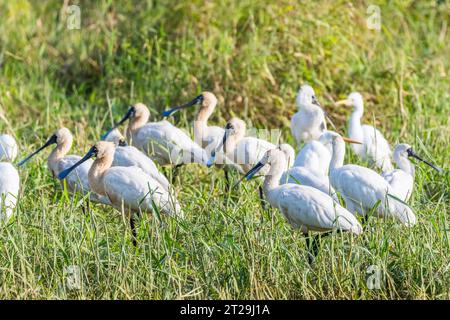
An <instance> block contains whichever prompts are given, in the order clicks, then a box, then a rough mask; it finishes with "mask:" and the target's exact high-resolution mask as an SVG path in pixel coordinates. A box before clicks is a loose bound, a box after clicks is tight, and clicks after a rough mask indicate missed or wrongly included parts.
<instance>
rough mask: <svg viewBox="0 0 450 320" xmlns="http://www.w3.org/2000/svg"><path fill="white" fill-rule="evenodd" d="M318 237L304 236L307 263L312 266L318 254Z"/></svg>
mask: <svg viewBox="0 0 450 320" xmlns="http://www.w3.org/2000/svg"><path fill="white" fill-rule="evenodd" d="M319 244H320V235H318V234H316V235H314V236H312V235H306V247H307V248H308V263H309V265H313V264H314V261H315V260H316V257H317V253H318V252H319Z"/></svg>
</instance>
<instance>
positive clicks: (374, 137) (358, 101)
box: [336, 92, 394, 172]
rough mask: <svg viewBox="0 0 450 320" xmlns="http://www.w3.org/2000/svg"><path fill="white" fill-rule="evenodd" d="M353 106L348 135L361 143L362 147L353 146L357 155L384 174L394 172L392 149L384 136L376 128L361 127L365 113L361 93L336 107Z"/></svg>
mask: <svg viewBox="0 0 450 320" xmlns="http://www.w3.org/2000/svg"><path fill="white" fill-rule="evenodd" d="M341 104H345V105H348V106H353V108H354V110H353V113H352V115H351V116H350V120H349V123H348V135H349V137H350V138H351V139H354V140H357V141H361V142H362V144H360V145H352V148H353V151H354V152H355V153H356V155H357V156H358V157H359V158H360V159H362V160H364V161H368V162H369V163H370V164H371V165H374V166H376V167H377V168H380V169H381V170H382V171H383V172H388V171H392V170H393V169H394V167H393V166H392V163H391V148H390V146H389V143H388V142H387V140H386V139H385V138H384V137H383V134H382V133H381V132H380V131H379V130H378V129H377V128H375V127H373V126H369V125H361V118H362V116H363V113H364V101H363V98H362V96H361V94H360V93H358V92H353V93H351V94H350V95H349V96H348V97H347V99H346V100H342V101H338V102H337V103H336V105H341Z"/></svg>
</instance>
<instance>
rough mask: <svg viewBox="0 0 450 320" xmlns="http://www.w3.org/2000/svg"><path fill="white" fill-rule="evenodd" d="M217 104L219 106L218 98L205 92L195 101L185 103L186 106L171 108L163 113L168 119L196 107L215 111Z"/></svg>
mask: <svg viewBox="0 0 450 320" xmlns="http://www.w3.org/2000/svg"><path fill="white" fill-rule="evenodd" d="M216 104H217V98H216V96H215V95H214V94H213V93H212V92H209V91H204V92H202V93H201V94H200V95H198V96H196V97H195V98H194V99H192V100H191V101H189V102H187V103H184V104H182V105H179V106H176V107H171V108H169V109H167V110H165V111H164V112H163V113H162V115H163V116H164V117H168V116H170V115H172V114H174V113H175V112H177V111H178V110H181V109H185V108H189V107H192V106H196V105H201V107H202V108H204V109H209V110H212V109H214V107H215V106H216Z"/></svg>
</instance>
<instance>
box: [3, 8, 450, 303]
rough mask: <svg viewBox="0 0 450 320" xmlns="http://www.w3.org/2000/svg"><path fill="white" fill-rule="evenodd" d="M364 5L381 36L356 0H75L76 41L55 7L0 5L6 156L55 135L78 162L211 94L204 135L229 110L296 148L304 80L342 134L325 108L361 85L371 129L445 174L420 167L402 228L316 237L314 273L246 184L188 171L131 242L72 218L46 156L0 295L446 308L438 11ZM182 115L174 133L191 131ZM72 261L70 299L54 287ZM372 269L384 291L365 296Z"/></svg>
mask: <svg viewBox="0 0 450 320" xmlns="http://www.w3.org/2000/svg"><path fill="white" fill-rule="evenodd" d="M68 2H69V1H65V2H64V3H66V4H67V3H68ZM74 2H75V1H74ZM374 2H375V4H378V5H379V6H380V8H381V14H382V28H381V31H380V32H377V31H374V30H369V29H368V28H367V26H366V17H367V14H366V10H367V7H368V6H369V5H370V4H373V3H372V2H366V1H357V2H356V3H355V4H354V5H350V2H348V1H331V0H330V1H321V2H314V3H310V1H300V2H299V3H298V2H297V1H288V0H287V1H281V2H280V1H273V2H272V1H270V2H264V3H263V2H260V1H240V2H239V3H238V2H236V1H221V2H219V1H214V2H209V1H208V2H206V1H193V2H185V3H184V2H182V3H178V2H177V1H158V2H156V1H130V2H125V1H121V3H120V5H119V3H117V2H116V1H107V0H103V1H98V2H92V1H79V2H76V3H78V4H79V5H80V7H81V18H82V20H81V30H68V29H67V28H66V20H65V18H64V17H63V15H62V14H63V13H64V12H65V7H62V2H60V1H48V2H36V1H31V0H28V1H27V0H17V1H6V0H1V1H0V16H1V19H0V30H2V31H1V32H0V65H1V68H0V114H2V115H3V116H4V119H3V118H1V119H0V132H10V133H12V134H14V135H15V136H16V138H17V139H18V142H19V145H20V155H19V158H23V157H24V156H25V155H26V154H28V153H29V152H31V151H32V150H34V149H35V148H36V147H38V146H39V145H41V144H42V143H43V142H44V141H45V140H46V139H47V137H48V136H49V135H50V134H51V133H52V132H53V131H54V130H55V129H57V128H58V127H59V126H61V125H64V126H66V127H68V128H69V129H70V130H71V131H72V133H73V134H74V135H75V144H74V146H73V150H72V151H73V153H76V154H83V153H84V152H86V151H87V150H88V148H89V146H90V145H91V144H92V143H94V142H95V141H96V140H97V139H98V137H99V136H100V134H101V133H102V132H103V131H104V130H105V129H106V128H107V127H108V126H109V125H110V124H111V121H112V120H113V119H118V118H119V117H120V116H121V115H122V113H123V112H124V111H125V109H126V106H127V105H129V104H130V103H133V102H137V101H142V102H144V103H146V104H147V105H148V106H149V107H150V108H151V109H152V114H153V116H154V117H153V119H159V118H160V117H159V115H158V112H159V111H162V110H163V109H164V108H165V107H166V106H169V105H173V104H176V103H179V102H182V101H186V99H189V98H191V97H194V96H195V95H196V94H197V93H198V92H199V91H200V90H210V91H213V92H214V93H215V94H216V95H217V96H218V98H219V106H218V108H217V110H216V112H215V114H214V116H213V117H212V119H211V123H215V124H219V125H224V124H225V121H226V119H228V118H229V117H231V116H233V115H236V116H239V117H241V118H243V119H245V121H246V122H247V123H249V124H250V123H253V124H254V125H255V126H256V127H258V128H263V127H264V128H281V129H282V132H283V139H284V141H287V142H290V143H292V137H291V136H290V131H289V119H290V117H291V115H292V114H293V113H294V112H295V106H294V99H295V94H296V91H297V90H298V87H299V85H300V84H301V83H304V82H308V83H310V84H311V85H313V87H314V88H315V89H316V93H317V96H318V98H319V100H320V101H321V102H322V104H323V105H324V107H325V109H326V110H327V111H328V112H329V113H330V114H331V116H332V117H333V119H334V120H335V122H336V124H337V126H338V128H339V130H341V131H342V132H345V121H346V119H347V117H348V116H349V113H350V110H348V109H346V108H339V109H337V108H334V107H333V101H335V100H337V99H339V98H343V97H344V96H345V95H346V94H348V93H349V92H350V91H352V90H358V91H360V92H362V93H363V95H364V97H365V100H366V113H365V117H364V118H365V121H366V122H375V123H376V125H377V126H378V127H379V128H380V129H381V130H382V132H383V133H384V134H385V136H386V137H387V139H388V140H389V141H390V143H391V144H395V143H397V142H399V141H402V142H407V143H409V144H411V145H413V146H414V148H415V149H416V151H417V152H418V153H421V154H424V156H425V157H429V158H432V159H434V161H435V162H436V163H437V164H438V165H439V166H441V167H443V168H444V169H445V170H446V171H445V174H443V175H437V174H436V173H434V172H432V171H431V169H429V168H426V167H423V166H419V168H418V169H417V176H416V184H415V190H414V194H413V197H412V199H411V201H410V205H411V207H412V208H413V209H414V211H415V213H416V215H417V217H418V224H417V225H416V226H415V227H413V228H411V229H408V228H404V227H402V226H400V225H397V224H395V223H392V222H391V221H379V220H376V219H372V220H371V221H370V225H369V230H370V232H366V233H365V234H364V235H362V236H360V237H357V238H352V237H350V236H349V235H335V236H333V237H329V238H326V239H324V240H323V243H322V250H321V253H320V254H319V256H318V259H317V261H316V264H315V266H314V267H310V266H309V265H308V262H307V254H306V247H305V241H304V239H303V237H302V236H301V234H300V233H298V232H294V231H293V230H292V229H291V228H290V226H289V225H288V224H287V223H286V222H285V221H284V219H283V218H282V217H281V215H280V213H279V212H278V211H276V210H272V211H271V212H270V214H266V213H264V212H262V210H261V208H260V206H259V204H258V196H257V191H256V190H255V189H256V187H257V183H256V182H248V183H244V184H242V185H241V188H240V190H239V191H237V192H234V193H232V194H230V195H224V179H223V175H222V172H220V171H218V170H212V169H211V170H207V169H205V168H200V167H199V166H190V167H186V168H183V169H182V173H181V176H180V178H179V179H178V180H177V181H176V183H175V186H176V189H177V191H178V198H179V200H180V202H181V204H182V206H183V208H184V211H185V213H186V219H185V221H182V222H181V221H174V220H171V219H167V218H164V219H163V221H159V220H158V219H157V218H156V217H143V218H141V219H139V228H138V229H139V246H138V248H134V247H133V246H132V244H131V238H130V233H129V230H128V227H127V222H126V221H124V220H123V218H121V216H120V214H119V213H118V212H117V211H114V210H112V209H110V208H107V207H104V206H100V205H94V204H92V205H91V212H89V213H83V210H82V205H83V203H84V202H85V201H83V199H80V198H74V199H73V198H72V197H67V196H65V195H64V193H63V192H62V191H61V188H60V186H59V184H58V182H56V181H53V180H52V178H51V176H50V174H49V172H48V171H47V168H46V161H45V157H46V155H47V154H48V152H49V151H47V152H43V154H42V155H41V156H40V157H37V158H36V159H34V160H33V161H32V162H30V163H29V164H28V165H27V166H26V167H25V168H23V169H21V170H20V175H21V193H20V199H19V204H18V207H17V213H16V215H15V217H14V218H13V219H12V220H11V222H10V223H9V224H7V225H2V226H1V227H0V298H21V299H23V298H27V299H30V298H32V299H41V298H44V299H49V298H50V299H65V298H96V299H108V298H114V299H168V298H176V299H180V298H181V299H198V298H213V299H216V298H232V299H234V298H242V299H250V298H262V299H274V298H280V299H287V298H302V299H303V298H305V299H317V298H332V299H352V298H355V299H404V298H413V299H449V298H450V276H449V274H450V273H449V260H450V259H449V254H450V250H449V247H450V241H449V228H450V226H449V207H450V201H449V199H450V196H449V190H450V179H449V174H448V169H449V167H448V163H447V161H448V159H449V154H450V139H449V137H450V126H449V119H450V118H449V114H450V112H449V111H450V106H449V101H450V93H449V92H450V90H449V89H450V81H449V78H450V59H449V56H450V41H449V40H450V37H449V31H448V28H449V25H448V24H449V23H448V22H449V21H450V7H449V4H448V2H447V3H443V4H441V5H437V4H436V2H435V1H401V2H398V3H394V2H393V1H374ZM108 104H110V107H109V105H108ZM193 116H194V113H193V111H187V112H183V113H181V114H180V115H177V116H176V118H175V120H174V121H175V122H176V123H177V125H178V126H180V127H184V128H187V127H188V126H190V125H191V124H192V119H193ZM348 151H350V150H348ZM346 161H347V162H355V163H357V162H358V161H357V160H356V159H355V157H354V155H353V154H352V153H351V152H348V155H347V157H346ZM234 178H235V179H238V177H237V176H235V177H234ZM71 265H76V266H79V267H80V270H81V274H82V286H81V289H79V290H70V289H69V288H68V286H67V275H66V274H65V270H67V267H68V266H71ZM371 265H376V266H378V267H379V268H380V270H381V271H382V275H383V279H384V280H383V281H382V287H381V289H379V290H370V289H369V288H368V287H367V284H366V277H367V276H368V275H367V274H366V271H367V268H368V267H369V266H371Z"/></svg>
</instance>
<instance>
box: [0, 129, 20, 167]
mask: <svg viewBox="0 0 450 320" xmlns="http://www.w3.org/2000/svg"><path fill="white" fill-rule="evenodd" d="M16 157H17V143H16V140H15V139H14V138H13V137H12V136H10V135H8V134H2V135H0V161H9V162H13V161H14V159H16Z"/></svg>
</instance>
